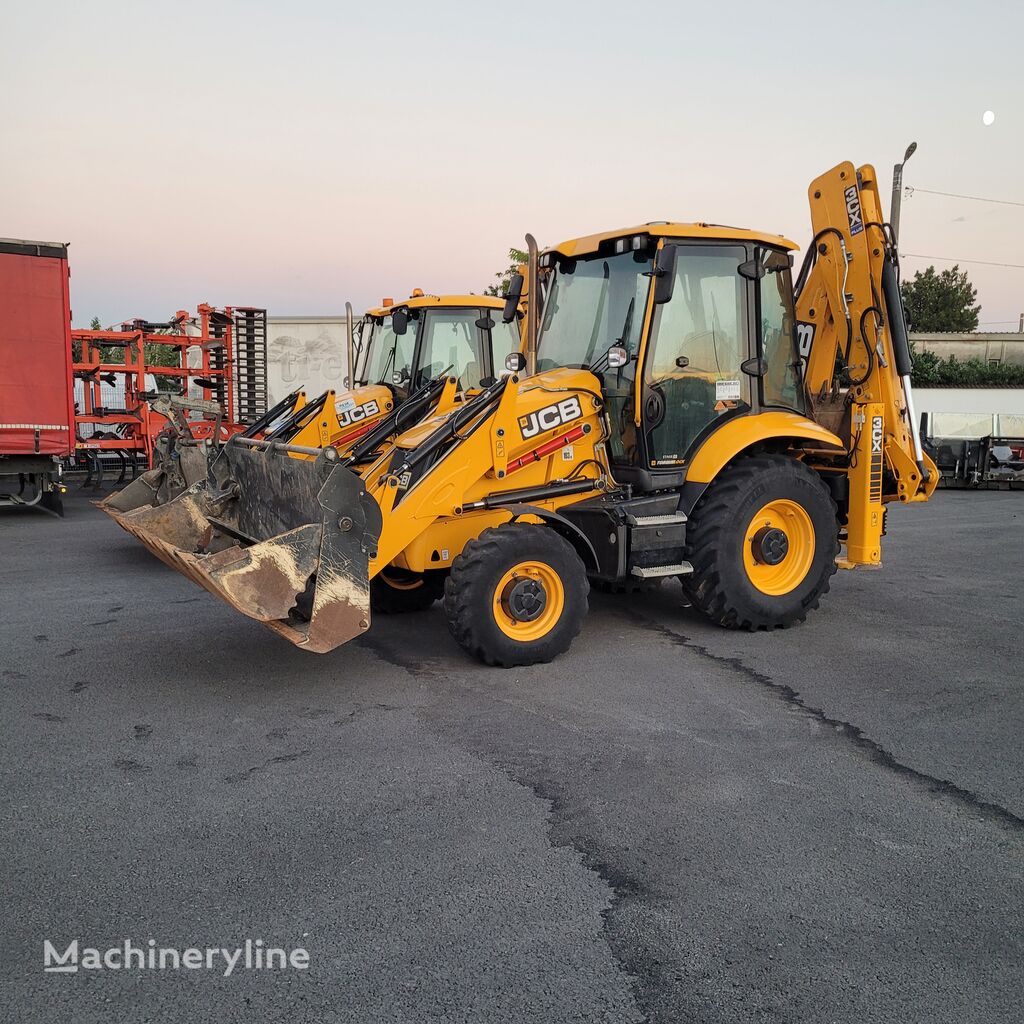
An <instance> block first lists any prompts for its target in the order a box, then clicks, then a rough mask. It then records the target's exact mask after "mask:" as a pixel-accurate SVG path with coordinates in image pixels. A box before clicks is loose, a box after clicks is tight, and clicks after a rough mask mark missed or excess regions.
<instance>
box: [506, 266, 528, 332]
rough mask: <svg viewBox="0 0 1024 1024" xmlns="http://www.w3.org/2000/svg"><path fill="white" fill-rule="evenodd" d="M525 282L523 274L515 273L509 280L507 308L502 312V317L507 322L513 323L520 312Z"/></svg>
mask: <svg viewBox="0 0 1024 1024" xmlns="http://www.w3.org/2000/svg"><path fill="white" fill-rule="evenodd" d="M523 283H524V282H523V275H522V274H513V275H512V278H511V279H510V280H509V282H508V291H507V292H505V308H504V310H502V313H501V319H502V321H503V322H504V323H506V324H510V323H512V321H513V320H515V318H516V314H517V313H518V312H519V300H520V299H521V298H522V297H523Z"/></svg>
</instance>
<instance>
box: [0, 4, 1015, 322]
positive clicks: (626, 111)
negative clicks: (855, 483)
mask: <svg viewBox="0 0 1024 1024" xmlns="http://www.w3.org/2000/svg"><path fill="white" fill-rule="evenodd" d="M1022 36H1024V14H1022V13H1021V9H1020V8H1019V7H1017V6H1016V5H1009V4H1004V3H992V2H988V3H986V2H981V3H974V4H972V5H971V6H970V13H969V16H968V14H966V13H965V8H964V6H963V5H962V4H960V3H946V2H940V3H927V4H925V3H921V4H916V3H905V4H901V5H895V4H892V3H867V4H864V3H862V4H860V5H857V6H856V7H855V8H854V7H850V6H849V5H844V7H843V8H841V9H840V8H839V7H838V6H837V8H836V10H835V11H834V12H833V11H832V10H831V8H827V7H826V5H823V4H820V3H816V4H804V3H789V4H766V3H763V2H760V3H736V2H733V3H730V4H708V5H705V6H702V7H697V6H696V5H691V4H665V3H662V4H653V5H647V6H643V7H641V6H638V5H623V4H620V3H614V4H612V3H603V2H591V3H585V4H583V3H571V2H563V3H560V4H551V3H546V4H543V3H533V2H526V3H520V4H514V5H497V6H493V5H492V6H489V7H487V8H484V7H483V6H478V5H465V4H454V3H446V2H433V3H431V4H429V5H422V4H416V5H413V4H405V3H397V2H394V3H390V4H387V5H384V4H377V5H361V7H360V9H358V10H356V11H350V10H348V9H346V7H345V5H338V4H327V3H311V2H302V0H298V2H292V3H290V4H286V5H285V4H275V3H266V2H257V3H246V4H241V3H238V4H234V3H227V4H225V3H221V4H196V3H176V4H174V5H171V6H166V5H161V7H160V10H159V11H157V10H155V9H152V10H151V9H149V8H148V7H147V5H144V4H139V3H137V2H136V3H132V4H127V3H108V2H103V0H98V2H96V3H94V4H89V5H84V4H72V3H62V2H59V0H58V2H54V3H50V4H48V5H45V6H39V5H35V6H29V5H22V6H20V7H19V8H18V9H17V13H16V14H15V15H14V16H13V17H12V16H11V15H10V14H8V16H7V20H6V24H5V31H4V59H3V61H2V62H0V84H2V86H3V95H4V97H5V103H4V106H3V109H2V110H0V140H2V142H3V153H4V154H5V159H4V160H3V161H2V162H0V196H2V197H3V217H2V222H0V235H4V236H14V237H23V238H39V239H48V240H61V241H69V242H70V243H71V265H72V273H73V277H72V303H73V306H74V312H75V322H76V324H79V325H81V324H84V323H87V322H88V320H89V318H90V317H92V316H93V315H98V316H99V317H100V318H101V320H102V321H103V322H104V323H109V322H114V321H118V320H121V319H123V318H125V317H128V316H133V315H143V316H148V317H150V318H153V319H157V318H160V317H163V316H166V315H168V314H170V313H171V312H173V311H174V310H175V309H177V308H180V307H183V306H184V307H188V308H194V307H195V305H196V303H198V302H200V301H209V302H212V303H215V304H218V305H223V304H236V305H258V306H266V307H268V308H269V309H270V311H271V312H272V313H282V314H283V313H291V314H296V313H298V314H317V313H334V312H338V311H339V310H340V309H341V308H342V307H343V304H344V302H345V300H346V299H349V300H351V301H352V302H353V303H354V305H355V306H356V308H357V309H362V308H365V307H366V306H368V305H371V304H376V303H377V302H378V301H379V299H380V298H381V297H382V296H383V295H396V296H401V295H403V294H407V293H408V292H409V290H411V289H412V288H413V287H422V288H425V289H427V290H429V291H435V292H443V291H468V290H475V291H479V290H482V289H483V287H484V286H485V285H486V284H488V283H489V282H490V280H491V279H492V275H493V273H494V271H496V270H497V269H499V268H500V267H502V266H503V265H504V262H505V260H504V256H505V251H506V250H507V249H508V247H509V246H510V245H518V244H520V242H521V239H522V236H523V234H524V232H526V231H532V232H533V233H534V234H535V235H536V236H537V238H538V239H539V240H540V241H541V242H542V243H553V242H556V241H558V240H561V239H563V238H568V237H573V236H575V235H579V234H587V233H591V232H593V231H597V230H603V229H606V228H612V227H617V226H624V225H627V224H632V223H636V222H641V221H647V220H665V219H678V220H710V221H716V222H720V223H732V224H739V225H744V226H750V227H758V228H763V229H765V230H770V231H777V232H780V233H783V234H787V235H789V236H790V237H792V238H794V239H795V240H796V241H798V242H800V243H801V244H803V243H804V242H805V241H806V238H807V234H808V220H807V208H806V200H805V190H806V187H807V184H808V182H809V181H810V179H811V178H812V177H813V176H814V175H815V174H817V173H818V172H820V171H822V170H824V169H826V168H827V167H830V166H832V165H833V164H835V163H837V162H838V161H840V160H843V159H851V160H853V161H854V162H857V163H864V162H871V163H874V164H875V165H876V166H877V167H878V168H879V176H880V178H881V179H882V180H884V181H888V180H889V176H890V173H891V167H892V163H893V161H894V160H895V159H898V158H899V156H900V155H901V154H902V153H903V150H904V147H905V146H906V143H907V142H909V141H910V140H911V139H916V141H917V142H918V144H919V150H918V153H917V154H916V155H915V156H914V158H913V160H912V161H911V163H910V164H909V165H908V168H907V177H906V181H907V184H909V185H915V186H918V187H919V188H929V189H935V190H940V191H948V192H961V193H968V194H971V195H978V196H989V197H994V198H999V199H1008V200H1016V201H1018V202H1024V185H1022V184H1021V173H1020V170H1021V167H1022V166H1024V118H1022V112H1021V100H1022V99H1024V81H1022V77H1024V76H1022V73H1021V71H1020V70H1019V54H1018V50H1019V46H1020V39H1021V38H1022ZM988 109H991V110H993V111H994V112H995V113H996V121H995V123H994V124H993V125H992V126H991V127H984V126H983V125H982V113H983V112H984V111H985V110H988ZM1022 238H1024V208H1022V207H1013V206H995V205H989V204H983V203H975V202H968V201H964V200H953V199H943V198H938V197H933V196H928V195H925V194H923V193H918V194H917V195H915V196H914V198H913V199H911V200H909V201H907V202H905V203H904V212H903V237H902V248H903V249H904V251H906V252H911V253H923V254H926V255H929V256H950V257H955V258H961V259H966V258H970V259H976V260H990V261H995V262H1006V263H1017V264H1024V245H1022V243H1021V239H1022ZM926 265H927V261H920V260H912V259H909V258H908V259H907V260H906V262H905V270H906V272H908V273H909V272H912V271H913V270H914V269H917V268H921V267H924V266H926ZM937 265H938V266H939V267H940V268H944V267H947V266H950V265H951V264H949V263H947V262H941V263H938V264H937ZM964 266H965V268H967V269H968V270H969V272H970V274H971V277H972V280H973V281H974V282H975V284H976V285H977V286H978V291H979V299H980V300H981V301H982V303H983V310H982V317H981V319H982V321H983V322H984V323H985V324H991V322H993V321H1011V322H1008V323H1005V324H991V326H990V328H989V329H995V330H1012V329H1016V320H1017V316H1018V314H1019V313H1020V312H1021V311H1022V310H1024V270H1020V269H1006V268H1003V269H1000V268H996V267H985V266H980V265H971V264H964Z"/></svg>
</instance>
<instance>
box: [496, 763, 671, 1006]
mask: <svg viewBox="0 0 1024 1024" xmlns="http://www.w3.org/2000/svg"><path fill="white" fill-rule="evenodd" d="M491 764H492V767H495V768H499V769H500V770H502V771H503V773H504V775H505V777H506V778H507V779H508V780H509V781H510V782H512V783H514V784H515V785H517V786H522V787H523V788H524V789H528V790H529V791H530V792H531V793H532V794H533V795H534V797H535V798H536V799H538V800H541V801H543V802H544V803H545V804H547V806H548V815H547V818H548V828H547V833H548V844H549V845H550V846H552V847H554V848H556V849H569V850H575V851H576V853H578V854H579V855H580V859H581V861H582V865H583V867H584V868H585V869H586V870H588V871H590V872H591V873H592V874H595V875H597V877H598V878H599V879H600V880H601V883H602V884H603V885H604V886H605V888H606V889H607V890H608V892H609V900H608V906H607V907H605V909H604V910H602V911H601V930H602V931H603V932H604V941H605V945H607V947H608V951H609V952H610V953H611V955H612V958H613V959H614V960H615V962H616V964H618V967H619V972H620V973H621V974H622V976H623V978H624V979H625V981H626V983H627V984H628V985H629V988H630V991H631V992H632V993H633V1001H634V1002H635V1003H636V1008H637V1012H638V1014H639V1016H638V1017H636V1018H634V1022H635V1024H652V1021H653V1020H654V1019H655V1018H653V1017H652V1016H651V1014H652V1013H653V1012H654V1003H655V1000H653V999H652V998H651V990H654V991H660V990H663V989H665V988H667V983H666V982H665V980H664V979H663V978H662V977H661V976H660V974H659V972H658V971H657V969H656V967H655V965H654V964H653V963H650V962H642V961H641V959H640V957H639V951H638V949H637V948H636V947H635V945H633V944H631V943H630V942H629V941H628V939H626V938H623V937H622V935H628V932H629V930H628V929H623V930H622V933H621V934H620V929H619V926H618V924H617V922H616V921H615V919H614V918H615V915H616V913H617V912H619V911H622V910H625V909H626V907H627V905H628V904H630V903H632V902H634V901H640V900H643V899H644V898H645V897H646V896H648V895H649V892H648V890H647V889H646V888H645V887H644V885H643V883H642V882H640V880H639V879H637V878H635V877H634V876H633V875H631V874H629V873H628V872H627V871H624V870H622V869H621V868H619V867H616V866H615V865H614V864H612V863H611V862H610V861H609V860H608V859H607V858H606V857H604V856H602V855H601V854H600V853H599V851H598V848H597V845H596V844H594V843H588V842H587V841H586V840H585V839H584V838H583V837H582V836H580V835H579V834H578V833H577V834H570V833H569V829H568V826H569V824H570V822H572V821H573V820H575V819H576V818H577V815H574V814H573V813H572V812H571V811H570V810H569V807H568V802H567V800H566V798H565V795H564V793H563V791H562V789H561V787H559V786H558V784H557V783H555V782H553V781H552V780H551V779H533V778H529V777H528V776H527V775H525V774H523V772H522V769H517V768H516V767H515V766H513V765H509V764H505V765H498V764H496V763H494V762H492V763H491ZM563 825H564V826H566V829H565V834H563V835H559V834H558V830H559V827H560V826H563Z"/></svg>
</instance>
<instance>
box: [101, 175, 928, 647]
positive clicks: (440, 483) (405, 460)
mask: <svg viewBox="0 0 1024 1024" xmlns="http://www.w3.org/2000/svg"><path fill="white" fill-rule="evenodd" d="M809 201H810V206H811V221H812V225H813V242H812V245H811V247H810V250H809V252H808V255H807V258H806V259H805V261H804V264H803V268H802V270H801V272H800V274H799V276H798V279H797V283H796V286H795V288H794V286H793V284H792V281H791V265H792V256H791V252H792V250H793V249H794V248H795V246H794V245H793V244H792V243H791V242H788V241H787V240H786V239H784V238H781V237H779V236H776V235H770V234H764V233H762V232H758V231H749V230H744V229H737V228H728V227H721V226H718V225H712V224H703V223H701V224H681V223H650V224H643V225H639V226H637V227H634V228H629V229H624V230H618V231H608V232H602V233H600V234H596V235H591V236H588V237H586V238H577V239H573V240H571V241H568V242H565V243H562V244H561V245H558V246H554V247H553V248H551V249H548V250H546V251H545V252H544V253H543V254H538V252H537V250H536V246H534V245H533V244H532V239H528V242H529V243H530V250H531V259H530V265H529V279H530V280H529V284H530V288H529V293H530V294H531V295H539V294H540V290H539V289H538V280H539V278H540V277H541V276H543V277H544V279H545V288H544V293H545V300H544V303H543V310H542V311H541V309H540V308H539V307H540V303H535V304H533V308H532V309H531V310H530V311H529V312H528V314H527V344H526V350H525V354H523V353H519V352H513V353H511V354H510V355H509V357H508V363H507V365H508V368H509V370H510V371H512V372H511V375H509V376H506V377H497V378H495V379H494V380H493V381H492V382H489V383H485V382H483V381H481V384H482V385H483V386H482V387H481V390H480V391H479V392H478V393H477V394H476V395H475V396H473V397H471V398H469V399H468V400H466V401H465V402H463V403H461V404H460V405H457V406H452V407H450V408H445V409H440V410H438V412H437V413H435V414H434V415H427V416H426V417H425V418H424V419H422V420H421V422H419V423H418V424H417V425H415V426H414V427H412V428H411V429H409V430H406V431H405V432H403V433H401V434H399V435H398V436H397V437H396V438H394V439H393V441H392V442H391V443H389V444H387V445H386V446H385V447H384V448H383V449H382V450H381V452H380V454H379V455H378V457H377V458H376V459H374V460H373V461H372V462H371V463H370V464H368V465H364V466H361V467H358V466H356V465H355V464H353V462H352V461H351V459H346V458H344V457H341V456H339V455H338V453H337V451H336V450H335V449H333V448H330V447H325V448H322V449H320V450H316V456H315V458H314V459H312V460H307V461H303V460H300V459H297V458H289V457H287V455H288V452H287V450H282V451H279V452H277V453H276V454H273V455H271V454H270V452H269V451H268V450H260V449H259V447H258V446H253V445H252V443H251V442H248V443H237V444H236V443H231V444H228V445H226V446H225V448H224V451H223V453H222V454H221V456H220V457H219V458H218V459H217V460H216V462H215V463H214V464H213V465H212V466H211V470H210V476H209V480H208V481H207V482H206V483H205V484H197V485H195V486H194V487H192V488H190V489H189V490H188V491H186V492H185V493H183V494H182V495H181V496H180V497H178V498H177V499H175V501H173V502H171V503H170V504H168V505H167V506H164V507H163V508H161V509H141V510H138V511H136V512H132V513H129V514H127V515H124V516H122V517H121V518H120V520H119V521H120V522H121V523H122V525H123V526H124V527H125V528H126V529H127V530H129V531H130V532H131V533H133V534H135V535H136V536H137V537H139V538H140V539H141V540H142V541H143V542H144V543H145V544H146V545H147V546H148V547H149V548H150V549H151V550H152V551H154V552H155V553H156V554H158V555H159V556H160V557H162V558H164V559H165V560H166V561H167V562H168V564H170V565H172V566H174V567H175V568H177V569H179V570H180V571H182V572H184V573H185V574H186V575H188V576H189V577H191V578H192V579H193V580H194V581H196V582H197V583H199V584H200V585H202V586H204V587H205V588H206V589H208V590H210V591H211V592H212V593H214V594H217V595H218V596H220V597H222V598H223V599H224V600H226V601H228V602H229V603H230V604H232V605H233V606H234V607H235V608H237V609H239V610H240V611H243V612H244V613H245V614H247V615H249V616H251V617H253V618H255V619H257V620H259V621H261V622H263V623H264V624H265V625H267V626H268V627H269V628H270V629H272V630H274V631H276V632H278V633H280V634H281V635H283V636H285V637H287V638H288V639H289V640H291V641H292V642H293V643H296V644H298V645H299V646H300V647H302V648H303V649H305V650H310V651H319V652H324V651H329V650H331V649H332V648H334V647H336V646H337V645H338V644H341V643H344V642H345V641H347V640H349V639H351V638H353V637H355V636H358V635H360V634H361V633H363V632H364V631H365V630H367V629H368V628H369V626H370V589H371V580H373V579H375V578H377V577H379V576H380V575H381V574H385V573H389V572H395V573H401V574H402V578H403V579H405V580H406V581H407V582H408V583H409V584H410V585H414V584H416V583H417V581H419V582H422V581H424V580H426V579H427V578H428V577H429V578H434V579H436V578H439V577H444V578H445V584H444V613H445V616H446V618H447V621H448V626H449V629H450V631H451V633H452V635H453V636H454V638H455V639H456V641H457V642H458V643H459V644H460V645H461V646H462V647H463V648H464V649H466V650H467V651H469V652H470V653H472V654H473V655H474V656H476V657H478V658H480V659H481V660H483V661H485V662H487V663H489V664H495V665H504V666H510V665H523V664H531V663H536V662H544V661H548V660H550V659H551V658H553V657H555V656H557V655H558V654H559V653H561V652H563V651H565V650H566V649H567V648H568V647H569V645H570V643H571V642H572V639H573V637H574V636H575V635H576V634H577V632H578V631H579V629H580V626H581V623H582V620H583V617H584V615H585V614H586V610H587V593H588V577H589V578H590V579H595V580H601V581H609V582H616V581H624V580H629V579H641V580H643V579H655V578H661V577H678V578H679V579H680V581H681V582H682V585H683V587H684V588H685V591H686V593H687V595H688V596H689V599H690V601H691V602H692V604H693V605H694V607H696V608H697V609H699V610H700V611H701V612H703V613H704V614H705V615H706V616H708V618H710V619H711V620H712V621H714V622H716V623H719V624H721V625H723V626H726V627H731V628H741V629H773V628H778V627H785V626H789V625H792V624H795V623H797V622H801V621H802V620H803V619H804V618H805V617H806V615H807V613H808V612H809V611H811V610H812V609H814V608H816V607H817V606H818V603H819V601H820V599H821V597H822V595H823V594H824V593H825V592H826V591H827V590H828V588H829V583H830V579H831V577H832V575H833V573H834V572H835V571H836V568H837V566H842V567H845V568H853V567H855V566H859V565H877V564H879V563H880V561H881V540H882V536H883V532H884V512H885V505H886V504H887V503H889V502H893V501H901V502H920V501H925V500H927V499H928V497H929V496H930V495H931V493H932V491H933V489H934V488H935V486H936V483H937V473H936V471H935V467H934V465H933V464H932V463H931V462H930V460H929V459H928V457H927V456H926V455H925V454H924V453H923V452H922V450H921V446H920V443H919V440H918V438H917V435H916V429H915V422H914V414H913V407H912V403H911V394H910V386H909V376H908V375H909V369H910V363H909V360H910V354H909V344H908V339H907V334H906V326H905V322H904V316H903V309H902V304H901V301H900V295H899V284H898V257H897V252H896V247H895V244H894V240H893V237H892V234H891V232H890V231H889V229H888V228H887V226H886V225H885V224H884V222H883V216H882V212H881V204H880V201H879V196H878V189H877V184H876V177H875V172H874V169H873V168H872V167H870V166H867V165H865V166H862V167H860V168H859V169H858V168H855V167H854V166H853V164H850V163H843V164H840V165H839V166H838V167H835V168H833V169H832V170H830V171H828V172H826V173H825V174H823V175H822V176H821V177H819V178H817V179H816V180H815V181H814V182H812V184H811V187H810V191H809ZM516 301H517V289H516V288H515V287H513V289H512V291H511V294H510V296H509V299H508V306H507V308H506V313H505V316H506V317H507V318H511V316H512V315H514V311H515V306H516ZM538 321H539V322H538ZM285 448H287V446H285ZM293 454H296V453H293Z"/></svg>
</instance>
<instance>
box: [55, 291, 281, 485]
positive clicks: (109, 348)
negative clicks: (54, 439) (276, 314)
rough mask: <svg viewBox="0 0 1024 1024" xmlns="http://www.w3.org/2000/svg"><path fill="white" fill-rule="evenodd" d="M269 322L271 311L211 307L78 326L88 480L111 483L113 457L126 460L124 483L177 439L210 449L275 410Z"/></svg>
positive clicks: (80, 451)
mask: <svg viewBox="0 0 1024 1024" xmlns="http://www.w3.org/2000/svg"><path fill="white" fill-rule="evenodd" d="M266 322H267V321H266V310H263V309H255V308H252V307H248V306H246V307H230V306H228V307H225V308H222V309H218V308H215V307H213V306H210V305H207V304H206V303H203V304H202V305H200V306H199V307H198V309H197V311H196V315H195V316H192V315H190V314H189V313H188V312H186V311H185V310H179V311H178V313H176V314H175V316H174V317H173V318H172V319H171V320H169V321H168V322H166V323H154V322H150V321H146V320H132V321H128V322H126V323H124V324H122V325H121V326H120V328H119V329H116V330H88V331H87V330H73V331H72V332H71V338H72V341H73V342H74V343H75V347H76V348H80V354H79V357H78V359H77V360H76V362H75V363H74V366H73V372H74V376H75V378H76V379H77V380H80V381H81V382H82V388H81V391H80V400H79V401H78V403H77V405H78V408H77V410H76V413H75V427H76V431H75V433H76V440H75V451H76V455H77V457H78V459H79V460H80V462H84V464H85V468H86V478H85V485H86V486H94V487H100V486H101V485H102V484H103V480H104V473H105V470H104V462H105V458H104V457H105V456H106V457H107V458H109V457H110V456H111V455H114V456H116V457H117V459H118V464H119V469H120V472H119V476H118V479H117V483H118V484H121V483H124V480H125V476H126V475H127V474H128V472H129V471H130V472H131V476H132V478H133V479H134V477H135V475H136V473H137V471H138V468H139V467H140V466H142V467H143V468H145V469H149V468H152V467H153V466H154V463H155V462H156V461H157V460H158V458H159V457H160V456H161V455H165V454H167V453H168V450H169V449H170V450H171V451H172V452H173V450H174V444H173V443H171V444H170V445H169V444H168V442H169V441H170V440H171V439H185V440H186V441H187V443H188V445H189V446H191V447H192V448H196V447H198V448H200V449H203V450H204V451H205V449H208V448H210V447H215V446H218V445H220V444H222V443H223V442H224V441H226V440H227V439H228V438H229V437H231V435H232V434H236V433H238V432H240V431H243V430H245V429H246V427H248V426H251V425H252V424H253V423H255V422H257V421H258V420H259V419H260V418H261V417H262V416H263V414H264V413H265V412H266V408H267V374H266ZM104 385H106V388H104ZM105 392H106V393H107V394H114V395H116V396H117V397H116V400H115V401H116V404H108V402H109V401H110V399H108V398H105V397H104V395H105ZM204 461H205V460H204Z"/></svg>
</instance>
